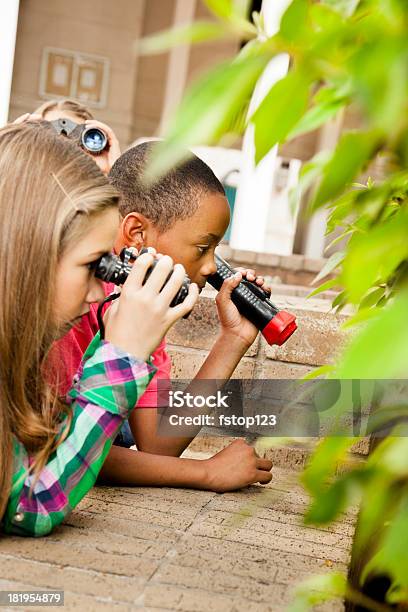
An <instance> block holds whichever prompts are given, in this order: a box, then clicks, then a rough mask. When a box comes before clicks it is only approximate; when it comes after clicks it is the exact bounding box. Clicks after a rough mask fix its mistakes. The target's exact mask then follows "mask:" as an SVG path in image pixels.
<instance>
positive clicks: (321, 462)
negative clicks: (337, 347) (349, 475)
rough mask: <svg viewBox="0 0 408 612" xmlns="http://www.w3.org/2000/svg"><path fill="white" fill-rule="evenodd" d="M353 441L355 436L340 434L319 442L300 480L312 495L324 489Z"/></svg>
mask: <svg viewBox="0 0 408 612" xmlns="http://www.w3.org/2000/svg"><path fill="white" fill-rule="evenodd" d="M343 383H344V381H343ZM341 392H345V391H344V390H342V391H341ZM355 442H356V438H346V437H342V436H334V437H329V438H325V439H324V440H322V442H320V444H319V446H318V447H317V449H316V451H315V453H314V454H313V456H312V458H311V459H310V460H309V463H308V465H307V466H306V469H305V471H304V473H303V475H302V481H303V483H304V485H305V486H306V488H307V490H308V491H309V492H310V493H311V494H312V495H314V496H320V495H321V493H322V491H323V490H325V489H326V487H327V484H328V479H329V477H331V476H333V474H334V473H335V471H336V467H337V463H338V462H339V461H341V460H343V459H344V457H345V455H346V453H347V451H348V450H349V448H350V447H351V446H353V444H355Z"/></svg>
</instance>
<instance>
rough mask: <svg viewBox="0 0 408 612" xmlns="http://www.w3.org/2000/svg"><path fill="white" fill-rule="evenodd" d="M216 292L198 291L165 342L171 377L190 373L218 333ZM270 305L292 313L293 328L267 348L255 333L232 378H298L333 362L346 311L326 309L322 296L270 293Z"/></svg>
mask: <svg viewBox="0 0 408 612" xmlns="http://www.w3.org/2000/svg"><path fill="white" fill-rule="evenodd" d="M215 296H216V291H215V290H213V289H212V288H210V289H207V288H206V289H204V291H203V292H202V293H201V295H200V298H199V301H198V303H197V305H196V306H195V308H194V310H193V312H192V313H191V315H190V316H189V318H188V319H186V320H182V321H179V322H178V323H177V325H175V326H174V327H173V328H172V329H171V330H170V332H169V334H168V336H167V342H168V347H169V352H170V354H171V356H172V360H173V371H172V375H173V377H174V378H179V379H190V378H192V377H194V375H195V373H196V372H197V370H198V369H199V367H200V365H201V364H202V362H203V360H204V359H205V357H206V355H207V354H208V351H209V350H210V349H211V348H212V346H213V344H214V342H215V339H216V337H217V335H218V332H219V322H218V316H217V310H216V305H215V300H214V298H215ZM273 301H274V303H275V304H276V305H277V306H278V307H279V308H283V309H285V310H289V311H290V312H292V313H293V314H295V315H296V318H297V323H298V330H297V331H296V332H295V333H294V334H293V336H292V337H291V338H290V339H289V340H288V341H287V342H286V343H285V344H284V345H283V346H281V347H277V346H269V345H268V344H267V343H266V341H265V340H264V338H263V337H262V336H261V335H259V336H258V338H257V340H256V341H255V342H254V344H253V345H252V346H251V347H250V349H249V350H248V351H247V353H246V355H245V357H244V358H243V359H242V360H241V362H240V364H239V366H238V368H237V369H236V371H235V373H234V375H233V377H234V378H266V379H269V378H301V377H302V376H304V375H305V374H307V373H308V372H310V371H312V370H314V369H315V368H316V367H317V366H321V365H325V364H328V363H331V362H333V360H334V358H335V356H336V354H337V352H338V350H339V348H340V347H341V346H342V344H343V343H344V340H345V339H346V334H345V332H344V331H342V330H341V329H340V327H341V325H342V324H343V323H344V322H345V321H346V319H347V317H348V316H349V312H350V311H348V312H347V311H346V312H342V313H339V314H336V313H333V312H332V310H331V302H330V301H329V300H327V299H321V298H319V299H317V298H316V299H313V298H312V299H306V298H305V297H302V296H298V295H283V294H281V295H278V294H276V295H274V297H273Z"/></svg>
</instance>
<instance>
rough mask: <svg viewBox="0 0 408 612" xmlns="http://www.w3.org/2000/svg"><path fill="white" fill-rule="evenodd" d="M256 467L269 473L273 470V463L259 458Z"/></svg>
mask: <svg viewBox="0 0 408 612" xmlns="http://www.w3.org/2000/svg"><path fill="white" fill-rule="evenodd" d="M256 467H257V468H258V470H267V471H268V472H269V471H270V470H271V469H272V461H270V460H269V459H263V458H261V457H259V459H257V460H256Z"/></svg>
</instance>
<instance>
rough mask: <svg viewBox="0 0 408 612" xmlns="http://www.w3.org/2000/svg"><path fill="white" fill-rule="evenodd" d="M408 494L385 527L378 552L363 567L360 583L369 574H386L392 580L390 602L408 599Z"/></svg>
mask: <svg viewBox="0 0 408 612" xmlns="http://www.w3.org/2000/svg"><path fill="white" fill-rule="evenodd" d="M407 516H408V494H407V493H405V495H404V496H403V497H402V499H401V501H400V504H399V506H398V508H397V511H396V512H395V515H394V516H393V518H392V519H391V520H390V522H389V523H388V525H387V526H386V527H385V529H384V532H383V535H382V537H381V540H380V542H379V544H378V552H377V553H376V554H375V555H374V556H373V557H372V559H370V561H369V562H368V563H367V564H366V566H365V567H364V570H363V573H362V576H361V581H362V582H364V580H365V579H366V578H367V577H368V576H369V575H370V574H371V573H374V574H375V573H377V574H383V573H385V574H388V575H389V576H390V577H391V578H392V580H393V585H392V589H391V590H392V601H393V602H394V603H395V602H401V603H406V601H407V599H408V555H407V549H408V525H407Z"/></svg>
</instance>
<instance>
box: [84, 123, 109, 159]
mask: <svg viewBox="0 0 408 612" xmlns="http://www.w3.org/2000/svg"><path fill="white" fill-rule="evenodd" d="M107 141H108V140H107V137H106V134H104V132H102V130H99V129H98V128H90V129H89V130H84V132H83V133H82V145H83V146H84V147H85V149H87V151H89V152H90V153H100V152H101V151H103V150H104V148H105V147H106V144H107Z"/></svg>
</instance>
